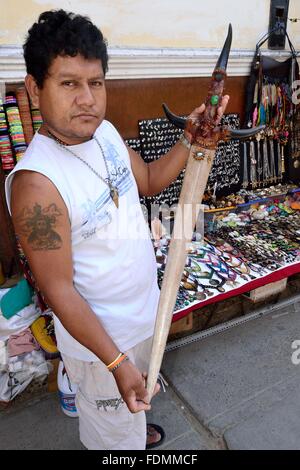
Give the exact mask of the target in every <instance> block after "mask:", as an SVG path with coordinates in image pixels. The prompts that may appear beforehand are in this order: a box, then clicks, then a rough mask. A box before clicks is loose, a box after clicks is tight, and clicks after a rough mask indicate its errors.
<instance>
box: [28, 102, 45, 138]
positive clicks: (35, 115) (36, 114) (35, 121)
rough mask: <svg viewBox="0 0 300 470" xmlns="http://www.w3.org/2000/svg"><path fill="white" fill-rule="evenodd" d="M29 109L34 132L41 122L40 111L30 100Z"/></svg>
mask: <svg viewBox="0 0 300 470" xmlns="http://www.w3.org/2000/svg"><path fill="white" fill-rule="evenodd" d="M30 109H31V117H32V125H33V129H34V132H37V131H38V130H39V128H40V127H41V125H42V124H43V119H42V116H41V112H40V110H39V109H38V108H35V107H34V106H33V104H32V102H30Z"/></svg>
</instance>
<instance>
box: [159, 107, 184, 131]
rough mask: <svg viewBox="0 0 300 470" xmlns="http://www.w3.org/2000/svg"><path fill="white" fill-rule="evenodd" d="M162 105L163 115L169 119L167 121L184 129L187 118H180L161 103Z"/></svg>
mask: <svg viewBox="0 0 300 470" xmlns="http://www.w3.org/2000/svg"><path fill="white" fill-rule="evenodd" d="M162 107H163V110H164V112H165V115H166V116H167V118H168V119H169V121H170V122H171V123H172V124H174V126H176V127H178V128H179V129H182V130H183V129H185V125H186V121H187V119H186V118H182V117H180V116H177V115H176V114H173V113H172V111H170V110H169V108H168V106H167V105H166V104H165V103H163V105H162Z"/></svg>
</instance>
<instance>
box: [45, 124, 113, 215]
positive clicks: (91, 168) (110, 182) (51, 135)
mask: <svg viewBox="0 0 300 470" xmlns="http://www.w3.org/2000/svg"><path fill="white" fill-rule="evenodd" d="M47 133H48V135H49V137H51V138H52V139H53V140H54V141H55V142H56V143H57V144H58V145H59V146H60V147H61V148H63V149H64V150H66V151H67V152H69V153H71V154H72V155H74V157H76V158H78V160H80V161H81V162H82V163H84V164H85V165H86V166H87V167H88V168H89V169H90V170H91V171H92V172H93V173H94V174H95V175H96V176H98V178H99V179H100V180H101V181H102V182H103V183H105V184H106V185H107V186H108V187H109V194H110V197H111V198H112V200H113V202H114V204H115V206H116V207H117V208H118V207H119V191H118V188H116V187H115V186H114V185H113V184H112V181H111V179H110V174H109V170H108V165H107V161H106V158H105V154H104V151H103V148H102V145H101V144H100V142H99V140H98V139H97V137H96V136H94V137H93V138H94V139H95V141H96V142H97V144H98V147H99V148H100V151H101V153H102V157H103V160H104V164H105V168H106V173H107V179H105V178H103V177H102V176H101V175H100V174H99V173H98V172H97V171H96V170H95V168H93V167H92V166H91V165H90V164H89V163H88V162H86V161H85V160H84V159H83V158H81V157H80V156H79V155H77V154H76V153H75V152H73V150H71V149H69V148H68V146H67V144H66V143H65V142H63V141H62V140H60V139H58V138H57V137H56V136H55V135H54V134H52V132H50V131H49V130H47Z"/></svg>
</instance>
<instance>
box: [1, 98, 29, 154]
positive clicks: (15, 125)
mask: <svg viewBox="0 0 300 470" xmlns="http://www.w3.org/2000/svg"><path fill="white" fill-rule="evenodd" d="M5 105H6V106H5V107H6V114H7V120H8V124H9V134H10V138H11V141H12V145H13V150H14V152H15V156H16V160H17V161H19V160H20V159H21V158H22V157H23V155H24V153H25V151H26V148H27V145H26V142H25V138H24V131H23V126H22V123H21V118H20V113H19V108H18V104H17V99H16V95H15V94H14V93H11V92H8V93H6V98H5Z"/></svg>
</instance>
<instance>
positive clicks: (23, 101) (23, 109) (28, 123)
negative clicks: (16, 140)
mask: <svg viewBox="0 0 300 470" xmlns="http://www.w3.org/2000/svg"><path fill="white" fill-rule="evenodd" d="M16 97H17V102H18V107H19V111H20V116H21V122H22V126H23V130H24V137H25V141H26V144H27V145H29V144H30V142H31V140H32V138H33V127H32V119H31V112H30V104H29V99H28V95H27V91H26V89H25V87H19V88H17V90H16Z"/></svg>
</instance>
